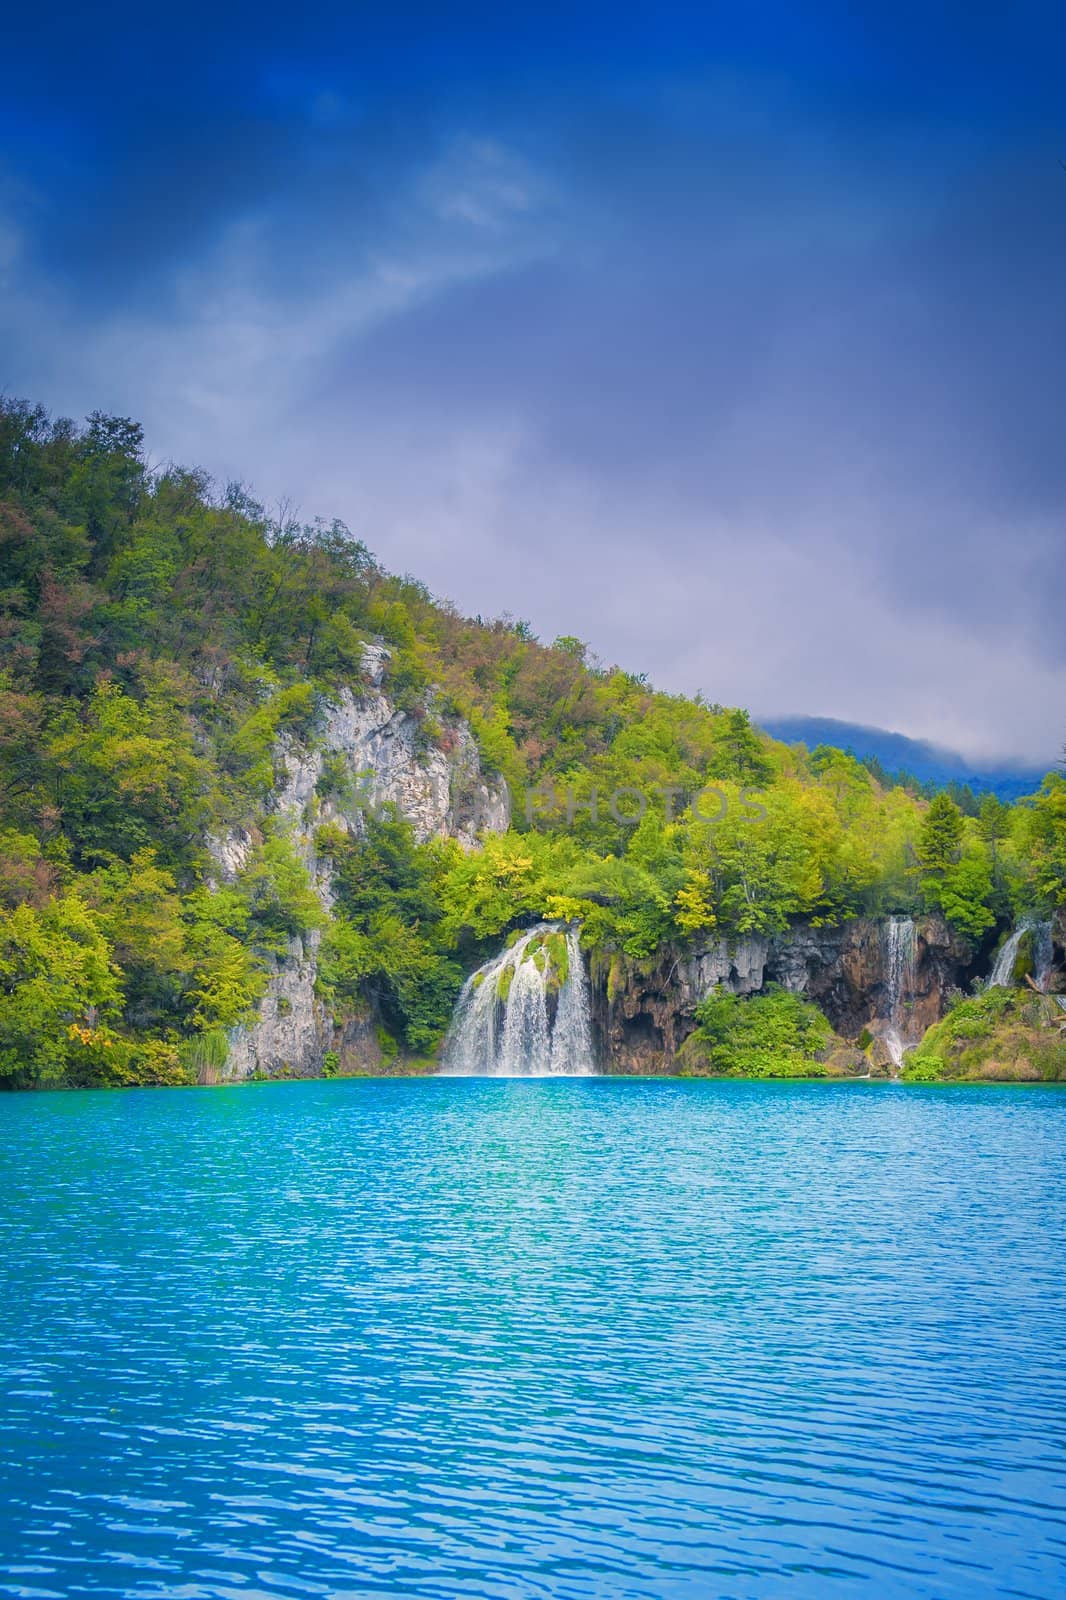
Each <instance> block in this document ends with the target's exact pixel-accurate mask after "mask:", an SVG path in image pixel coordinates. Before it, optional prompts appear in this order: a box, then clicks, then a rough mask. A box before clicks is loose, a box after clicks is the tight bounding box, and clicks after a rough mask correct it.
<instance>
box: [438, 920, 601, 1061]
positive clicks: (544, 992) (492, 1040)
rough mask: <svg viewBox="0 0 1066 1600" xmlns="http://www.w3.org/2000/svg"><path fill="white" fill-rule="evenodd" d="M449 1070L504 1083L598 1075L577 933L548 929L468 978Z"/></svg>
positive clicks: (446, 1057)
mask: <svg viewBox="0 0 1066 1600" xmlns="http://www.w3.org/2000/svg"><path fill="white" fill-rule="evenodd" d="M563 952H565V955H564V954H563ZM442 1071H443V1072H444V1073H446V1074H449V1075H452V1076H481V1075H484V1076H488V1077H497V1078H517V1077H538V1078H539V1077H554V1076H558V1077H562V1076H564V1075H565V1076H570V1077H588V1076H590V1075H591V1074H592V1073H594V1071H595V1066H594V1064H593V1057H592V1022H591V1004H590V997H589V982H588V974H587V972H586V970H585V958H584V956H583V955H582V953H581V942H580V937H579V933H578V930H577V928H574V927H570V928H566V927H564V926H563V925H562V924H560V923H553V922H542V923H540V924H539V925H538V926H537V927H535V928H530V929H529V930H528V932H526V933H523V934H522V935H521V937H520V938H518V939H517V940H516V941H515V943H514V944H512V945H509V946H508V948H507V949H506V950H503V951H501V953H500V954H499V955H498V956H496V957H494V959H493V960H492V961H488V962H486V963H485V965H484V966H483V967H479V968H478V970H477V972H475V973H473V975H472V976H471V977H469V978H468V979H467V981H466V983H465V984H464V985H463V989H462V992H461V994H460V996H459V999H458V1001H457V1002H456V1007H455V1015H454V1016H453V1018H452V1023H451V1027H450V1028H449V1030H448V1037H447V1039H446V1040H445V1041H444V1051H443V1060H442Z"/></svg>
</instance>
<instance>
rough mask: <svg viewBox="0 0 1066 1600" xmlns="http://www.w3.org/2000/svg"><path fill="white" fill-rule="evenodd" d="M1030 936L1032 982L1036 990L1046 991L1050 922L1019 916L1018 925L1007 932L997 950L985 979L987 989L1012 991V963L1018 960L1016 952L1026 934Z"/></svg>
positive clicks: (1049, 973) (1048, 976) (1049, 971)
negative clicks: (1031, 946)
mask: <svg viewBox="0 0 1066 1600" xmlns="http://www.w3.org/2000/svg"><path fill="white" fill-rule="evenodd" d="M1027 933H1028V934H1031V935H1032V945H1033V980H1034V982H1035V983H1036V986H1037V988H1038V989H1046V988H1047V984H1048V979H1049V978H1050V977H1051V961H1052V953H1053V952H1052V946H1051V923H1050V922H1040V921H1038V920H1037V918H1036V917H1023V918H1022V920H1021V922H1019V923H1018V924H1017V926H1016V927H1014V928H1013V929H1012V930H1011V933H1010V934H1009V936H1008V937H1007V938H1006V939H1004V941H1003V943H1002V945H1001V946H1000V948H999V953H998V955H997V956H996V959H995V962H994V963H993V966H992V971H991V972H990V973H989V977H988V987H989V988H990V989H1012V988H1013V987H1014V963H1015V962H1016V961H1017V959H1018V951H1019V949H1020V948H1021V943H1022V940H1023V939H1024V938H1025V936H1026V934H1027Z"/></svg>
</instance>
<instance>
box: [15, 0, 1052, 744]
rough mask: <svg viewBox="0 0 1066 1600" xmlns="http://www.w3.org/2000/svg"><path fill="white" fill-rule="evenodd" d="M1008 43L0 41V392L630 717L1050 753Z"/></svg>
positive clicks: (1046, 244)
mask: <svg viewBox="0 0 1066 1600" xmlns="http://www.w3.org/2000/svg"><path fill="white" fill-rule="evenodd" d="M1064 35H1066V25H1064V22H1063V19H1062V15H1061V8H1058V7H1056V6H1053V5H1051V4H1027V3H1022V4H1018V5H1012V6H1003V5H972V4H971V5H968V6H961V5H937V4H927V5H924V6H920V7H919V6H913V5H907V4H905V5H898V4H897V5H883V6H882V5H878V6H867V7H865V8H856V7H854V6H846V5H843V4H840V5H835V4H824V3H823V4H815V5H809V6H806V7H797V6H795V5H759V4H749V5H745V6H738V5H734V6H715V5H705V6H702V7H699V8H693V7H678V6H672V5H666V6H658V7H655V8H652V7H650V6H649V7H624V6H622V7H619V6H592V7H590V6H580V5H578V6H558V5H551V4H548V5H541V6H538V7H536V8H529V9H526V10H522V9H517V10H516V9H515V8H512V7H508V8H500V7H488V6H474V5H468V6H457V5H452V6H446V7H445V6H439V5H438V6H428V5H427V6H410V5H403V4H400V5H394V6H390V7H389V8H388V9H387V10H386V9H385V8H384V7H375V8H371V7H365V6H360V5H355V6H352V5H349V6H344V7H339V6H321V5H316V4H313V3H312V4H310V5H305V6H303V7H301V8H300V9H299V10H298V11H294V10H292V9H286V10H284V11H282V10H277V11H272V10H270V9H269V8H264V7H262V6H259V5H257V6H254V7H253V6H250V5H248V6H231V7H226V6H214V7H205V6H196V5H193V6H185V7H182V8H181V9H180V10H173V11H169V12H168V11H166V10H158V11H154V12H151V13H148V12H147V11H145V10H144V9H143V8H141V7H133V6H108V5H103V6H96V7H91V8H90V7H80V8H78V9H77V10H75V9H73V8H70V9H69V10H68V9H66V8H65V7H63V6H60V7H58V8H53V9H51V10H46V9H44V8H41V9H40V10H39V11H37V12H34V13H32V14H25V12H24V14H22V15H20V16H18V17H16V18H15V19H14V21H13V23H9V24H8V31H7V35H6V37H5V48H4V59H3V62H2V66H0V71H2V72H3V94H2V95H0V130H2V137H0V388H3V389H4V390H5V391H6V392H7V393H9V394H17V395H24V396H26V397H27V398H30V399H34V400H37V399H40V400H42V401H44V402H45V403H46V404H47V405H49V406H50V407H52V408H53V409H55V410H57V411H60V412H63V413H65V414H70V415H75V416H77V415H83V414H84V413H85V412H87V411H89V410H91V409H93V408H96V407H100V408H102V409H105V410H110V411H115V412H121V413H123V414H129V415H134V416H136V417H138V418H139V419H141V420H142V421H143V422H144V424H145V426H146V429H147V434H148V441H149V446H150V449H151V451H152V453H153V457H154V458H155V459H156V460H159V461H165V460H170V459H173V460H178V461H181V462H183V463H186V464H199V465H203V466H205V467H206V468H208V469H209V470H210V471H211V472H212V473H213V474H214V475H215V476H216V477H217V478H218V479H219V480H220V481H221V482H225V481H227V480H229V479H232V478H238V477H239V478H241V479H243V480H244V481H246V482H247V483H248V484H249V485H250V486H251V487H252V488H253V489H255V490H256V491H257V492H258V494H259V495H260V497H261V498H263V499H264V500H265V501H266V502H267V503H268V504H271V505H274V504H276V503H279V502H281V501H282V500H287V501H289V502H292V503H294V504H295V506H296V507H297V508H298V509H299V511H300V512H301V513H302V514H304V515H305V516H307V517H311V516H313V515H323V516H334V515H337V516H341V517H343V518H344V519H345V521H347V522H348V524H349V525H350V526H351V527H352V528H353V530H354V531H355V532H356V533H358V534H359V536H360V537H362V538H364V539H365V540H366V541H367V543H368V544H370V546H371V548H373V549H374V550H375V551H376V552H377V553H378V554H379V556H380V557H381V558H382V559H383V560H384V561H385V562H386V563H387V564H388V565H390V566H392V567H395V568H397V569H400V570H411V571H413V572H415V573H416V574H418V575H419V576H420V577H422V578H423V579H424V580H425V581H427V582H428V583H429V584H430V586H431V587H432V588H433V589H434V590H435V591H437V592H439V593H441V594H444V595H448V596H450V597H451V598H453V599H454V600H455V602H456V603H457V604H458V605H459V606H460V607H461V608H462V609H464V610H467V611H470V612H481V613H482V614H486V615H487V614H494V613H499V612H502V611H509V612H512V613H513V614H515V615H517V616H523V617H528V618H529V619H530V620H531V621H532V622H533V624H534V627H535V628H536V629H537V631H538V632H540V633H541V634H542V635H544V636H547V637H552V636H553V635H554V634H555V633H561V632H566V633H577V634H580V635H581V636H582V637H583V638H586V639H589V640H590V641H591V642H592V644H593V647H594V648H595V649H596V650H597V651H598V653H599V654H600V655H601V656H602V657H604V658H605V659H608V660H619V661H622V662H623V663H624V664H625V665H627V666H629V667H631V668H632V669H634V670H638V671H647V672H649V673H650V674H651V675H652V677H653V678H654V679H655V681H657V682H659V683H661V684H662V685H663V686H665V687H668V688H673V689H678V690H688V691H692V690H695V689H697V688H699V689H702V690H703V691H704V692H705V693H706V694H707V695H708V696H709V697H710V698H712V699H720V700H723V701H727V702H730V703H742V704H747V705H749V706H750V707H751V708H752V709H753V710H754V711H755V712H756V714H763V715H769V714H773V713H787V712H794V711H809V712H811V713H817V714H822V715H831V716H839V717H846V718H851V719H854V720H858V721H863V722H868V723H879V724H882V725H884V726H889V727H893V728H897V729H900V730H901V731H904V732H907V733H911V734H914V735H917V736H920V737H926V738H933V739H936V740H940V741H942V742H946V743H950V744H954V745H957V746H959V747H961V748H962V749H964V750H965V751H966V752H967V753H970V754H973V755H991V754H996V755H1018V756H1024V757H1027V758H1031V759H1050V758H1051V757H1052V756H1053V755H1054V754H1055V752H1056V751H1057V749H1058V748H1059V746H1060V744H1061V742H1062V738H1063V735H1064V733H1066V629H1064V627H1063V623H1062V619H1063V615H1064V601H1066V577H1064V573H1066V531H1064V526H1066V525H1064V516H1066V449H1064V448H1063V428H1064V418H1066V406H1064V403H1063V402H1064V399H1066V394H1064V390H1066V378H1064V376H1063V374H1064V360H1063V357H1064V354H1066V170H1063V167H1062V166H1061V165H1060V158H1062V159H1063V160H1066V93H1064V92H1063V87H1062V86H1063V83H1064V82H1066V71H1064V69H1066V37H1064Z"/></svg>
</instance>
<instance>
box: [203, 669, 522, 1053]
mask: <svg viewBox="0 0 1066 1600" xmlns="http://www.w3.org/2000/svg"><path fill="white" fill-rule="evenodd" d="M386 659H387V652H386V651H384V650H383V649H381V648H380V647H375V646H368V647H367V649H366V651H365V654H364V679H363V681H362V682H360V683H358V684H356V685H354V686H352V687H346V688H344V689H343V690H342V691H341V692H340V693H339V694H338V695H337V697H336V698H335V699H334V700H332V701H330V702H329V703H328V704H326V705H324V706H323V707H322V708H321V709H320V712H319V716H318V719H317V724H316V727H315V729H314V733H313V735H312V737H311V738H309V739H306V740H304V739H298V738H296V737H294V736H293V735H291V734H289V733H283V734H282V735H281V736H280V737H279V739H278V741H277V744H276V747H275V751H274V759H275V770H276V772H277V783H276V786H275V789H274V792H273V794H272V795H271V797H270V800H269V801H268V803H267V805H266V807H265V808H264V820H265V819H266V818H269V819H270V820H271V822H272V823H273V824H274V825H277V824H278V823H279V822H280V823H281V825H282V826H283V827H284V828H285V831H286V832H287V833H288V835H289V837H290V838H291V839H292V841H293V843H294V845H295V846H296V849H297V851H298V853H299V854H300V857H301V859H302V860H303V862H304V865H305V866H306V867H307V869H308V872H309V873H310V876H311V881H312V883H313V884H314V886H315V890H316V892H317V894H318V896H319V898H320V900H321V901H322V904H323V907H324V908H325V910H326V911H327V912H329V911H330V910H331V909H332V904H333V891H332V882H331V873H330V867H329V863H328V862H327V861H325V860H323V859H321V858H320V857H319V856H318V854H317V852H316V850H315V843H314V836H315V830H316V829H317V828H318V827H319V826H320V825H321V824H323V823H326V822H331V823H333V824H334V825H335V826H337V827H340V828H341V829H343V830H345V831H353V832H355V833H359V832H361V831H362V830H363V828H364V827H365V820H364V817H365V812H366V810H367V809H368V808H374V807H379V806H381V805H383V804H385V803H388V804H391V805H394V806H395V807H396V809H397V810H398V811H399V812H400V814H401V815H402V816H404V817H406V818H407V820H408V821H409V822H410V824H411V826H412V829H413V831H414V835H415V838H416V839H417V840H418V841H419V842H420V843H422V842H425V841H426V840H428V839H433V838H453V839H457V840H458V841H459V842H460V843H461V844H462V845H464V846H466V847H467V848H473V847H474V846H475V845H476V843H477V840H478V837H479V835H481V834H482V833H486V832H493V833H494V832H502V831H503V830H504V829H505V828H506V827H507V826H508V823H509V821H510V810H509V802H508V796H507V790H506V787H505V786H504V785H503V784H502V783H499V782H495V781H493V780H491V779H489V778H487V777H486V776H485V775H484V774H483V773H482V771H481V763H480V759H479V755H478V749H477V745H476V743H475V741H474V737H473V734H472V733H471V731H470V728H469V726H468V725H467V724H466V722H464V721H463V720H462V719H461V718H458V717H451V716H441V717H439V718H436V719H435V722H436V727H437V730H438V731H437V732H436V734H435V737H434V739H433V740H430V741H427V740H426V738H425V731H424V729H425V723H424V719H421V718H416V717H414V716H412V715H411V714H410V713H408V712H406V711H403V710H399V709H398V708H397V707H396V706H395V705H394V704H393V702H392V701H391V700H390V698H389V696H388V694H387V693H386V691H385V689H384V687H383V673H384V664H385V661H386ZM433 709H434V704H433V697H432V696H430V697H429V704H428V710H429V712H431V713H432V712H433ZM324 780H325V781H324ZM254 844H255V826H254V824H253V825H251V826H250V827H240V828H234V829H232V830H231V831H230V832H229V833H227V834H225V835H223V836H220V837H216V838H212V839H209V840H208V848H209V851H210V854H211V857H212V859H213V861H214V863H215V867H216V870H217V877H218V879H219V880H221V881H222V882H232V881H233V879H234V878H235V877H236V876H237V875H238V874H239V873H240V872H241V870H242V868H243V867H244V866H245V864H246V862H247V860H248V857H249V854H250V852H251V850H252V848H253V846H254ZM319 942H320V935H319V934H318V933H311V934H309V935H308V936H307V938H306V939H295V940H293V942H292V944H291V946H290V948H289V951H288V953H287V954H286V955H285V956H283V957H280V958H272V959H271V960H270V961H269V967H270V977H269V981H268V984H267V991H266V994H265V996H264V998H263V1000H262V1003H261V1005H260V1008H259V1015H258V1017H257V1019H256V1021H255V1022H254V1023H252V1024H251V1025H250V1026H247V1027H240V1028H235V1029H234V1030H233V1031H232V1033H231V1035H230V1043H229V1055H228V1058H227V1061H226V1065H225V1068H224V1069H223V1076H224V1077H225V1078H227V1079H239V1078H248V1077H251V1076H253V1075H256V1074H264V1075H266V1076H268V1077H315V1076H318V1075H320V1074H321V1072H322V1070H323V1066H324V1063H325V1061H326V1058H327V1054H328V1053H329V1052H334V1053H335V1054H336V1056H337V1060H338V1066H339V1069H340V1070H341V1071H344V1070H348V1071H355V1070H373V1069H375V1068H376V1067H378V1066H380V1065H381V1052H380V1049H379V1046H378V1042H377V1036H376V1030H375V1028H374V1026H373V1019H372V1018H370V1017H369V1016H366V1017H355V1018H346V1019H343V1020H340V1021H339V1022H338V1021H335V1019H334V1018H333V1017H332V1016H330V1015H329V1013H328V1011H327V1009H326V1008H325V1007H324V1006H323V1005H322V1003H321V1001H320V1000H319V999H318V997H317V996H316V994H315V979H316V976H317V951H318V945H319Z"/></svg>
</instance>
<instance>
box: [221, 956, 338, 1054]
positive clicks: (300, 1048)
mask: <svg viewBox="0 0 1066 1600" xmlns="http://www.w3.org/2000/svg"><path fill="white" fill-rule="evenodd" d="M317 947H318V935H317V934H311V935H310V936H309V937H308V940H307V943H306V945H305V944H304V943H303V942H302V941H301V940H299V939H294V940H293V942H292V945H291V946H290V948H289V953H288V955H286V956H284V957H282V958H281V959H280V960H275V959H273V958H272V959H271V962H270V965H271V969H272V970H271V973H270V979H269V981H268V983H267V990H266V994H265V995H264V996H263V1000H262V1003H261V1004H260V1007H259V1016H258V1018H257V1020H256V1021H255V1022H254V1023H253V1024H252V1026H251V1027H248V1028H234V1030H233V1031H232V1033H231V1034H230V1046H229V1055H228V1057H227V1060H226V1065H225V1068H224V1076H225V1077H226V1078H228V1079H230V1080H232V1079H235V1078H250V1077H252V1076H253V1074H255V1073H265V1074H266V1076H267V1077H272V1078H274V1077H279V1078H292V1077H295V1078H314V1077H318V1076H319V1075H320V1073H321V1071H322V1065H323V1061H324V1059H325V1055H326V1051H327V1050H328V1049H329V1048H330V1046H331V1043H332V1037H333V1020H332V1018H331V1017H330V1016H329V1015H328V1013H327V1012H326V1009H325V1007H324V1006H323V1005H322V1002H321V1001H320V1000H318V999H317V998H316V996H315V973H316V961H315V953H316V950H317Z"/></svg>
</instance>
